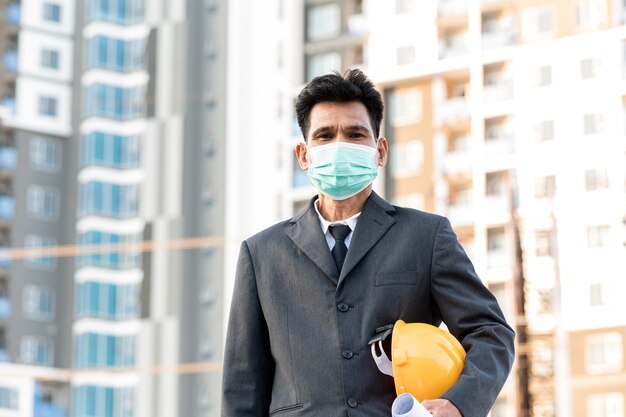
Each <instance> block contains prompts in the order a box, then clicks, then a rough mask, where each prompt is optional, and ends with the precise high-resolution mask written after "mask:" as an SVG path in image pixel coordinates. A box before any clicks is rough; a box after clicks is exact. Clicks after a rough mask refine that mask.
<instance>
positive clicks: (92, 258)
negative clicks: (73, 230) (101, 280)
mask: <svg viewBox="0 0 626 417" xmlns="http://www.w3.org/2000/svg"><path fill="white" fill-rule="evenodd" d="M140 240H141V236H140V235H137V234H129V235H121V234H115V233H105V232H100V231H89V232H83V233H81V234H79V235H78V244H79V245H84V246H96V247H94V248H93V249H90V250H89V253H85V254H81V255H79V256H78V258H77V262H78V265H79V266H95V267H101V268H112V269H132V268H139V267H140V266H141V252H140V250H139V248H138V247H136V246H134V245H133V244H137V243H138V242H139V241H140ZM100 245H102V246H104V248H102V249H100V248H99V246H100ZM125 245H133V246H131V247H129V248H128V249H127V248H125V247H122V248H119V249H118V248H117V246H125Z"/></svg>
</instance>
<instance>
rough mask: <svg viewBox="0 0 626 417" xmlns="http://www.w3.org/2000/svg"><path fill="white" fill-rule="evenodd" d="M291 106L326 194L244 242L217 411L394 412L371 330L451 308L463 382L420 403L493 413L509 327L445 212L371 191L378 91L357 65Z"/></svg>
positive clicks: (239, 416) (381, 153)
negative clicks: (461, 355)
mask: <svg viewBox="0 0 626 417" xmlns="http://www.w3.org/2000/svg"><path fill="white" fill-rule="evenodd" d="M296 112H297V116H298V123H299V125H300V128H301V130H302V133H303V136H304V140H305V141H304V142H302V143H299V144H298V145H297V146H296V156H297V158H298V162H299V164H300V167H301V168H302V169H304V170H306V171H307V173H308V176H309V178H310V179H311V182H312V183H313V184H314V185H315V187H316V188H317V189H318V191H319V194H318V196H317V197H315V198H313V199H312V200H311V201H310V202H309V204H308V206H307V207H306V208H305V209H304V210H302V211H301V212H300V213H298V214H296V215H295V216H294V217H293V218H292V219H291V220H288V221H285V222H282V223H279V224H277V225H275V226H273V227H270V228H269V229H266V230H264V231H262V232H261V233H259V234H257V235H255V236H253V237H251V238H249V239H247V240H246V241H245V242H243V244H242V246H241V252H240V255H239V262H238V265H237V275H236V280H235V289H234V293H233V299H232V305H231V313H230V319H229V325H228V335H227V339H226V351H225V358H224V375H223V402H222V416H223V417H245V416H259V417H260V416H280V417H287V416H315V417H339V416H350V417H361V416H362V417H389V416H390V415H391V413H390V407H391V404H392V402H393V400H394V398H395V388H394V383H393V379H392V378H390V377H388V376H385V375H383V374H381V373H380V372H379V371H378V369H377V367H376V364H375V363H374V361H373V360H372V357H371V356H370V349H369V346H368V341H369V340H370V339H371V338H372V336H374V334H375V330H376V329H377V328H378V327H380V326H384V325H387V324H389V323H394V322H395V321H396V320H398V319H403V320H404V321H406V322H424V323H430V324H434V325H435V326H438V325H439V324H440V323H441V321H443V322H445V324H446V325H447V327H448V329H449V330H450V332H451V333H452V334H453V335H454V336H455V337H456V338H457V339H458V340H459V341H460V342H461V343H462V345H463V347H464V349H465V350H466V351H467V357H466V361H465V367H464V370H463V373H462V374H461V377H460V379H459V380H458V382H457V383H456V384H455V385H454V386H453V387H452V388H451V389H450V390H448V391H447V392H446V393H445V394H444V395H443V396H442V397H441V398H433V399H429V400H427V401H424V402H423V403H422V404H423V405H424V406H425V407H426V409H428V410H429V411H430V412H431V413H432V414H433V415H434V416H436V417H459V416H461V415H462V416H464V417H483V416H486V415H487V413H488V412H489V409H490V408H491V406H492V405H493V402H494V401H495V399H496V397H497V395H498V392H499V391H500V389H501V388H502V385H503V384H504V382H505V380H506V378H507V375H508V374H509V371H510V368H511V364H512V361H513V339H514V333H513V331H512V330H511V328H510V327H509V326H508V325H507V324H506V322H505V320H504V317H503V315H502V312H501V310H500V308H499V307H498V304H497V302H496V300H495V298H494V297H493V296H492V295H491V293H490V292H489V291H488V290H487V289H486V288H485V286H484V285H483V284H482V283H481V281H480V279H479V278H478V276H477V275H476V273H475V272H474V268H473V266H472V264H471V262H470V261H469V259H468V258H467V255H466V254H465V252H464V251H463V249H462V248H461V246H460V245H459V243H458V241H457V239H456V236H455V234H454V232H453V231H452V228H451V226H450V223H449V221H448V220H447V219H445V218H443V217H441V216H436V215H433V214H428V213H424V212H421V211H418V210H412V209H406V208H401V207H395V206H392V205H391V204H389V203H388V202H386V201H385V200H383V199H382V198H381V197H379V196H378V195H377V194H376V193H374V192H373V191H372V185H371V184H372V181H373V180H374V178H375V177H376V173H377V170H378V168H380V167H384V166H385V164H386V162H387V150H388V145H387V141H386V140H385V139H384V138H382V137H380V135H379V134H380V125H381V121H382V117H383V102H382V98H381V95H380V93H379V92H378V91H376V89H375V88H374V85H373V84H372V83H371V82H370V81H369V80H368V79H367V77H366V76H365V75H364V74H363V73H362V72H361V71H359V70H351V71H347V72H346V73H345V75H344V76H343V77H342V76H341V75H339V74H332V75H326V76H322V77H317V78H315V79H314V80H313V81H311V82H310V83H309V84H308V85H307V86H306V87H305V88H304V89H303V90H302V92H301V93H300V95H299V96H298V99H297V102H296ZM346 249H347V252H346ZM392 360H393V358H392Z"/></svg>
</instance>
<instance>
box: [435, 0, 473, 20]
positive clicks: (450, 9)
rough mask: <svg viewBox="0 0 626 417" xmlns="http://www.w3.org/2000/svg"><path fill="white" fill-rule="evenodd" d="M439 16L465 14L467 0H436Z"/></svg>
mask: <svg viewBox="0 0 626 417" xmlns="http://www.w3.org/2000/svg"><path fill="white" fill-rule="evenodd" d="M437 13H438V14H439V17H456V16H463V15H466V14H467V0H439V1H438V2H437Z"/></svg>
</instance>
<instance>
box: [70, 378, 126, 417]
mask: <svg viewBox="0 0 626 417" xmlns="http://www.w3.org/2000/svg"><path fill="white" fill-rule="evenodd" d="M73 394H74V395H73V397H74V410H75V413H76V414H74V415H76V416H80V417H93V416H97V417H133V416H134V415H135V410H134V408H135V406H134V402H135V399H134V395H135V393H134V390H133V388H131V387H116V388H113V387H106V386H99V385H80V386H75V388H74V393H73Z"/></svg>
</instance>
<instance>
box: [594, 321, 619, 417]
mask: <svg viewBox="0 0 626 417" xmlns="http://www.w3.org/2000/svg"><path fill="white" fill-rule="evenodd" d="M623 351H624V344H623V337H622V335H621V334H620V333H605V334H595V335H590V336H587V337H586V338H585V369H586V371H587V372H588V373H590V374H599V373H613V372H619V371H621V370H622V366H623ZM593 415H595V413H594V414H593Z"/></svg>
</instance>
